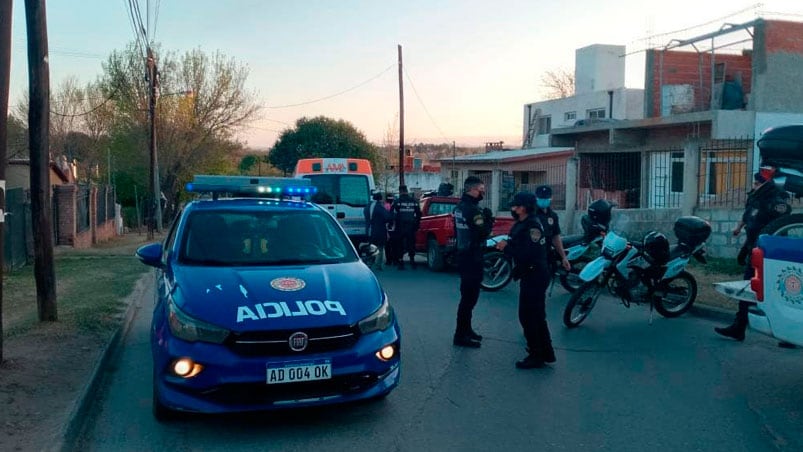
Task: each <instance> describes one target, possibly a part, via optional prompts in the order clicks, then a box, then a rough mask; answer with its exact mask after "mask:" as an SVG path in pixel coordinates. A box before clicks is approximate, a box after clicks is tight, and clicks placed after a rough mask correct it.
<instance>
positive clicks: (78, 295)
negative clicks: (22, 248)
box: [3, 252, 149, 337]
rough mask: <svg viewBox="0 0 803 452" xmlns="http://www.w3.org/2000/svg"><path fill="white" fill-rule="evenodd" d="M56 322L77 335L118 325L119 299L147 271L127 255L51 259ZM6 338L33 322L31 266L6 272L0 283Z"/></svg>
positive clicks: (69, 255) (65, 255)
mask: <svg viewBox="0 0 803 452" xmlns="http://www.w3.org/2000/svg"><path fill="white" fill-rule="evenodd" d="M55 266H56V267H55V274H56V309H57V314H58V322H59V323H60V324H62V325H63V326H64V327H65V328H67V329H68V330H74V331H77V332H79V333H98V334H102V333H106V332H108V331H111V330H112V329H113V328H114V327H115V326H116V325H117V323H118V318H119V314H120V313H121V312H122V311H123V309H124V307H125V306H124V303H123V302H122V300H123V299H124V298H125V297H126V296H127V295H128V294H130V293H131V291H132V290H133V287H134V284H135V283H136V281H137V280H138V279H139V278H140V276H141V275H142V274H143V273H145V272H147V271H148V270H149V268H148V267H146V266H144V265H142V263H140V262H139V260H137V259H136V258H135V257H133V255H132V254H125V255H122V254H114V255H94V256H88V255H81V254H80V253H75V254H73V253H69V252H65V253H60V255H58V256H56V257H55ZM3 305H4V306H3V317H4V320H5V322H4V323H5V325H4V333H5V336H6V337H12V336H15V335H18V334H24V333H26V332H28V331H29V330H30V329H31V328H33V327H34V326H35V325H36V324H37V323H38V316H37V302H36V283H35V279H34V270H33V265H28V266H26V267H23V268H21V269H19V270H15V271H13V272H10V273H9V274H8V275H7V278H4V281H3Z"/></svg>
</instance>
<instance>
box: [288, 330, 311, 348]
mask: <svg viewBox="0 0 803 452" xmlns="http://www.w3.org/2000/svg"><path fill="white" fill-rule="evenodd" d="M288 342H289V343H290V350H292V351H294V352H303V351H304V349H306V348H307V345H308V344H309V337H308V336H307V333H302V332H298V333H293V334H291V335H290V339H289V340H288Z"/></svg>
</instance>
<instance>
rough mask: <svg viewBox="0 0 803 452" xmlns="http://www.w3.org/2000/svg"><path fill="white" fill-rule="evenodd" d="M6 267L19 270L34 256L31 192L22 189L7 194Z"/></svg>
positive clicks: (11, 189) (10, 189)
mask: <svg viewBox="0 0 803 452" xmlns="http://www.w3.org/2000/svg"><path fill="white" fill-rule="evenodd" d="M5 193H6V212H5V213H6V214H7V215H6V217H5V225H4V227H5V243H4V247H5V248H4V254H5V256H4V257H3V258H4V259H5V265H6V267H8V268H19V267H22V266H24V265H25V264H27V263H28V256H29V255H32V254H33V250H32V248H31V244H32V243H33V242H32V241H33V234H32V232H31V220H30V219H31V201H30V199H29V192H28V191H27V190H23V189H22V188H9V189H8V190H7V191H6V192H5ZM29 251H30V252H29Z"/></svg>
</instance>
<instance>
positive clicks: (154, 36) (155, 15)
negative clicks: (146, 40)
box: [151, 0, 162, 41]
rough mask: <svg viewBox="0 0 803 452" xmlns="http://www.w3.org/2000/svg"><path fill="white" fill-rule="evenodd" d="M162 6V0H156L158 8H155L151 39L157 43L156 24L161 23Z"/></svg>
mask: <svg viewBox="0 0 803 452" xmlns="http://www.w3.org/2000/svg"><path fill="white" fill-rule="evenodd" d="M161 4H162V1H161V0H156V6H155V7H154V8H155V11H154V14H153V33H152V34H151V36H152V38H151V39H153V40H154V41H156V24H157V23H158V22H159V6H161Z"/></svg>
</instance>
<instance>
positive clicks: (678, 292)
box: [655, 270, 697, 318]
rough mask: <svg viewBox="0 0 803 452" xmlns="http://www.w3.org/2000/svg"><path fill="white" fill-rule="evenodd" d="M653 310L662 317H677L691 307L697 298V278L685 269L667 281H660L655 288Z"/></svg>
mask: <svg viewBox="0 0 803 452" xmlns="http://www.w3.org/2000/svg"><path fill="white" fill-rule="evenodd" d="M655 295H656V297H655V310H656V311H658V313H659V314H661V315H662V316H664V317H667V318H672V317H678V316H680V315H682V314H684V313H685V312H686V311H688V310H689V309H691V307H692V305H693V304H694V300H695V299H697V280H695V279H694V276H692V275H691V273H689V272H687V271H685V270H684V271H682V272H680V274H678V275H677V276H675V277H674V278H672V279H670V280H668V281H662V282H661V286H660V287H659V288H658V289H657V290H656V294H655Z"/></svg>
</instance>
